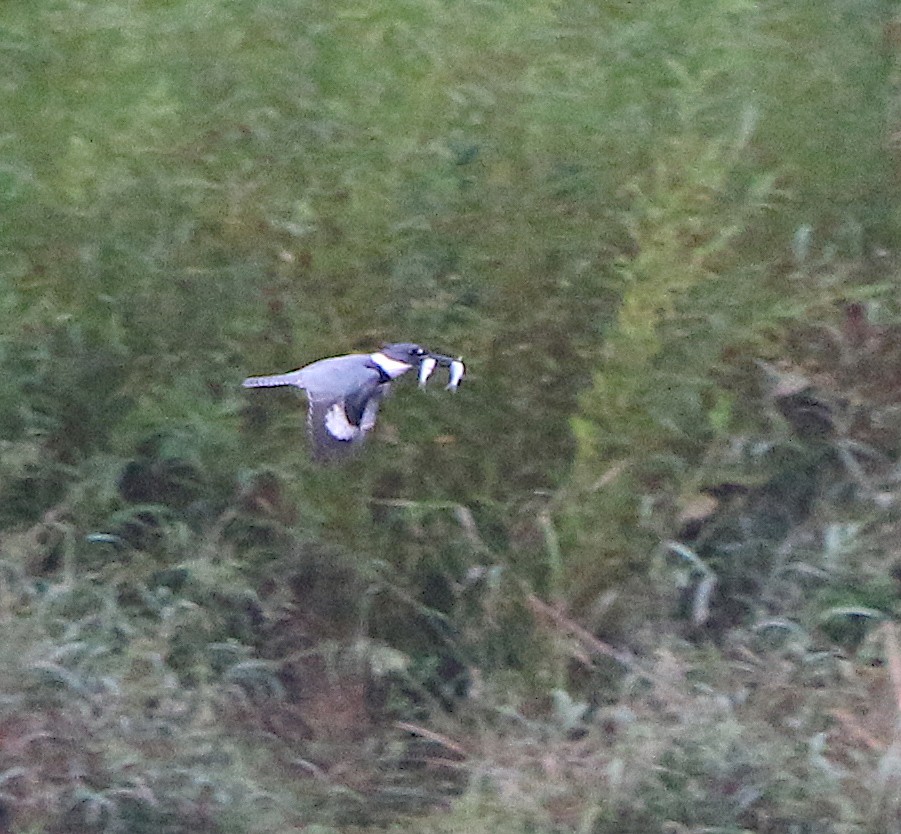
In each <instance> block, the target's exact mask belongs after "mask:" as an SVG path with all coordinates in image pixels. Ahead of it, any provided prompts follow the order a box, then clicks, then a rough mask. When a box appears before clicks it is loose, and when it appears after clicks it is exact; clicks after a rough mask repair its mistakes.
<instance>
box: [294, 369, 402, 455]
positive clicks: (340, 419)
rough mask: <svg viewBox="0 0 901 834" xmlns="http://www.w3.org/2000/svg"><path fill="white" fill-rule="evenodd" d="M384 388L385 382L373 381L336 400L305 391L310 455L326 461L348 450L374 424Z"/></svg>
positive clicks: (358, 443) (361, 439)
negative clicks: (311, 448) (307, 404)
mask: <svg viewBox="0 0 901 834" xmlns="http://www.w3.org/2000/svg"><path fill="white" fill-rule="evenodd" d="M387 387H388V386H387V384H386V383H380V382H378V381H374V382H371V383H368V384H366V385H365V386H362V387H361V388H359V389H357V390H356V391H354V392H353V393H352V394H350V395H348V396H347V397H343V398H338V399H336V398H334V397H321V396H316V395H315V394H312V393H311V392H310V391H307V395H308V397H309V408H308V410H307V427H308V429H309V433H310V439H311V441H312V443H313V457H314V458H315V459H316V460H319V461H330V460H337V459H339V458H342V457H346V456H347V455H349V454H350V453H352V452H353V451H354V450H355V449H356V448H357V447H358V446H359V445H360V443H362V441H363V439H364V438H365V437H366V435H367V434H368V433H369V432H370V431H372V429H373V427H374V426H375V422H376V418H377V417H378V413H379V404H380V403H381V401H382V398H383V397H384V396H385V393H386V389H387Z"/></svg>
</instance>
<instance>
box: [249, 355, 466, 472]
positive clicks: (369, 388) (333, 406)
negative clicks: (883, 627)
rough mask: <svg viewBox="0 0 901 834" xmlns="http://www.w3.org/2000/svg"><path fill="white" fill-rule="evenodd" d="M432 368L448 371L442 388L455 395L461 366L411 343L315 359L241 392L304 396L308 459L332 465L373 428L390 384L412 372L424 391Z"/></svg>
mask: <svg viewBox="0 0 901 834" xmlns="http://www.w3.org/2000/svg"><path fill="white" fill-rule="evenodd" d="M436 366H441V367H444V368H448V369H449V377H450V380H449V382H448V385H447V388H448V389H449V390H456V388H457V386H458V385H459V383H460V380H461V379H462V378H463V374H464V372H465V367H464V365H463V362H462V361H460V360H459V359H454V358H452V357H450V356H443V355H441V354H439V353H431V352H430V351H428V350H426V349H425V348H423V347H420V346H419V345H415V344H412V343H411V342H399V343H398V344H393V345H386V346H385V347H383V348H382V349H381V350H379V351H376V352H375V353H350V354H347V355H346V356H333V357H331V358H329V359H320V360H319V361H317V362H313V363H312V364H310V365H306V366H304V367H303V368H299V369H298V370H296V371H290V372H289V373H286V374H276V375H274V376H252V377H249V378H248V379H245V380H244V387H245V388H271V387H274V386H278V385H293V386H295V387H297V388H303V389H304V390H305V391H306V392H307V403H308V408H307V427H308V430H309V433H310V439H311V440H312V443H313V457H314V458H316V459H317V460H322V461H325V460H335V459H337V458H340V457H343V456H345V455H347V454H348V453H349V452H351V451H353V450H354V449H355V448H357V447H358V446H359V445H360V443H362V441H363V440H364V438H365V437H366V435H367V434H368V433H369V432H370V431H372V428H373V427H374V426H375V421H376V417H377V416H378V413H379V404H380V403H381V401H382V399H384V397H385V396H386V394H387V393H388V391H389V389H390V387H391V382H392V381H393V380H395V379H397V378H398V377H400V376H403V375H404V374H405V373H406V372H407V371H409V370H412V369H413V368H418V369H419V384H420V387H422V386H424V385H425V383H426V380H428V378H429V376H431V374H432V372H433V371H434V370H435V367H436Z"/></svg>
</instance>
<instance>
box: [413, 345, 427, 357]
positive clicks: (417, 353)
mask: <svg viewBox="0 0 901 834" xmlns="http://www.w3.org/2000/svg"><path fill="white" fill-rule="evenodd" d="M424 353H425V351H424V350H423V349H422V348H421V347H415V348H410V355H411V356H422V355H423V354H424Z"/></svg>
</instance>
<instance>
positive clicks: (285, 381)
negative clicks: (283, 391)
mask: <svg viewBox="0 0 901 834" xmlns="http://www.w3.org/2000/svg"><path fill="white" fill-rule="evenodd" d="M278 385H296V386H298V387H302V386H301V381H300V371H291V373H288V374H275V375H273V376H251V377H248V378H247V379H245V380H244V387H245V388H274V387H276V386H278Z"/></svg>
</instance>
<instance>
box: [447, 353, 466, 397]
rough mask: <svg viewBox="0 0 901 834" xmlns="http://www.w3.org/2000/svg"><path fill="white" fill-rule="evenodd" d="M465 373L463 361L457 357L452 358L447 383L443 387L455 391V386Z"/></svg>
mask: <svg viewBox="0 0 901 834" xmlns="http://www.w3.org/2000/svg"><path fill="white" fill-rule="evenodd" d="M465 373H466V366H465V365H464V364H463V362H462V361H461V360H459V359H454V361H453V362H451V363H450V371H449V373H448V383H447V385H446V386H445V389H446V390H448V391H456V390H457V387H458V386H459V385H460V381H461V380H462V379H463V374H465Z"/></svg>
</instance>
